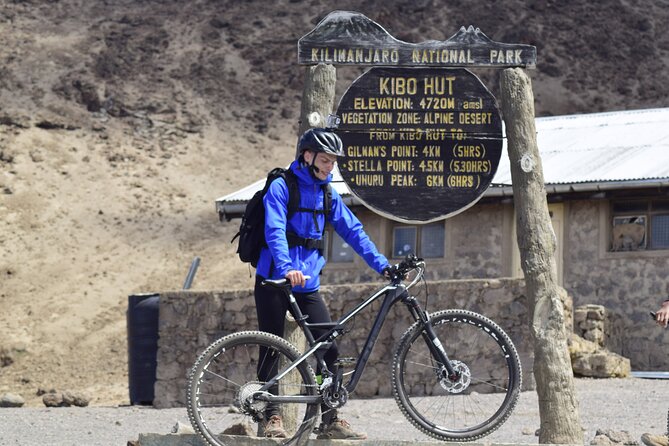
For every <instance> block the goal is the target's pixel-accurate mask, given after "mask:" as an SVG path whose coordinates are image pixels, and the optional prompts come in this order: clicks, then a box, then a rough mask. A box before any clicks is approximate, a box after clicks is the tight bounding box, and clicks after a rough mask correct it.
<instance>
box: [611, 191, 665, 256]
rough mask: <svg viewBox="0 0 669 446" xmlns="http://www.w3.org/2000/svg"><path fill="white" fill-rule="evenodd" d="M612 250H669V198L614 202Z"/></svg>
mask: <svg viewBox="0 0 669 446" xmlns="http://www.w3.org/2000/svg"><path fill="white" fill-rule="evenodd" d="M611 209H612V217H613V221H612V229H611V251H638V250H652V249H669V200H625V201H616V202H613V203H612V207H611Z"/></svg>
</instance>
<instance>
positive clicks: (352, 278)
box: [322, 204, 515, 283]
mask: <svg viewBox="0 0 669 446" xmlns="http://www.w3.org/2000/svg"><path fill="white" fill-rule="evenodd" d="M355 213H356V215H357V216H358V218H359V219H360V220H361V221H362V222H363V224H364V226H365V231H366V232H367V233H368V235H369V237H370V238H371V239H372V240H374V243H376V245H377V246H378V247H379V248H380V250H381V251H383V253H384V254H385V255H386V256H389V255H390V252H389V250H390V246H391V245H392V230H393V225H394V224H395V223H394V222H392V221H390V220H388V219H385V218H383V217H381V216H379V215H377V214H375V213H373V212H371V211H368V210H366V209H364V208H359V207H358V208H355ZM512 217H513V210H512V208H511V206H510V205H502V204H477V205H476V206H474V207H472V208H470V209H468V210H467V211H466V212H463V213H462V214H458V215H456V216H454V217H451V218H449V219H447V220H446V221H445V239H446V240H445V247H444V252H445V255H444V257H443V258H430V259H427V261H428V269H427V271H426V272H425V277H426V278H427V279H428V280H449V279H470V278H471V279H485V278H489V277H510V276H511V273H512V271H511V258H510V257H511V252H510V247H511V244H512V243H515V242H514V241H513V239H512V238H511V236H510V232H509V236H508V237H505V234H506V232H507V231H510V227H511V226H510V224H511V223H512V222H511V219H512ZM384 247H385V250H384ZM389 260H390V261H391V263H397V262H399V261H400V260H401V259H392V258H390V259H389ZM376 277H377V275H376V273H375V272H374V271H372V270H371V269H370V268H369V267H368V266H367V265H366V264H365V262H364V260H362V259H361V258H360V257H359V256H355V259H354V260H353V262H352V263H334V262H331V261H330V262H328V264H327V266H326V267H325V269H324V270H323V272H322V282H323V283H365V282H370V281H374V280H375V279H376Z"/></svg>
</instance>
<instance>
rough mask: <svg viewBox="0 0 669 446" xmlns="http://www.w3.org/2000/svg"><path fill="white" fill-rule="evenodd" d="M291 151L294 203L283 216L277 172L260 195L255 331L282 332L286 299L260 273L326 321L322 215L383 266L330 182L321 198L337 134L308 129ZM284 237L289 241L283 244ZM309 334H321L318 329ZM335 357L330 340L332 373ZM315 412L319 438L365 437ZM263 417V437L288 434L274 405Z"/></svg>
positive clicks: (283, 188)
mask: <svg viewBox="0 0 669 446" xmlns="http://www.w3.org/2000/svg"><path fill="white" fill-rule="evenodd" d="M298 153H299V154H298V157H297V159H296V160H295V161H293V163H292V164H291V165H290V170H291V171H292V172H293V173H294V174H295V176H296V177H297V180H298V187H299V191H300V203H299V205H300V209H298V211H297V212H294V214H293V215H292V216H290V217H289V216H288V196H289V195H288V194H289V191H288V186H287V185H286V182H285V181H284V180H283V178H278V179H276V180H275V181H273V182H272V184H271V185H270V187H269V189H268V190H267V193H266V194H265V196H264V198H263V203H264V206H265V239H266V241H267V247H266V248H263V250H262V251H261V253H260V258H259V260H258V266H257V270H256V284H255V302H256V312H257V314H258V326H259V329H260V330H261V331H265V332H269V333H273V334H275V335H278V336H282V337H283V331H284V321H285V314H286V310H288V308H289V306H288V300H287V299H286V297H285V295H284V294H283V293H282V292H281V291H279V290H276V289H272V288H270V287H264V286H262V285H261V282H262V281H263V280H264V279H266V278H268V279H280V278H286V279H288V280H289V281H290V284H291V286H292V290H293V294H294V296H295V298H296V299H297V303H298V305H299V307H300V309H301V311H302V313H303V314H305V315H308V317H309V319H308V321H309V322H312V323H316V322H330V321H331V318H330V312H329V311H328V308H327V306H326V304H325V302H324V301H323V298H322V297H321V295H320V293H319V287H320V279H319V274H320V272H321V270H322V269H323V267H324V266H325V262H326V260H325V258H324V257H323V251H322V249H323V246H322V245H321V243H322V241H321V240H322V235H323V228H324V225H325V223H326V220H327V222H329V223H330V224H331V225H332V227H333V228H334V229H335V231H337V234H339V235H340V236H341V237H342V238H343V239H344V241H345V242H346V243H348V244H349V245H350V246H351V247H352V248H353V249H354V250H355V252H356V253H357V254H358V255H360V256H361V257H362V258H363V259H364V260H365V261H366V262H367V264H368V265H369V266H370V267H371V268H372V269H373V270H375V271H376V272H378V273H380V274H382V273H384V270H385V269H386V268H388V267H389V264H388V260H387V259H386V258H385V257H384V256H383V255H382V254H380V253H379V252H378V250H377V249H376V246H375V245H374V243H373V242H372V241H371V240H370V238H369V237H368V236H367V234H366V233H365V231H364V230H363V227H362V223H360V221H359V220H358V219H357V218H356V216H355V215H353V213H352V212H351V210H350V209H349V208H348V207H347V206H346V205H345V204H344V203H343V201H342V199H341V197H340V196H339V194H338V193H337V191H336V190H334V188H330V190H331V199H330V200H325V197H324V195H325V193H326V192H324V189H323V188H322V187H321V185H323V184H327V183H329V182H330V181H331V180H332V175H331V172H332V169H333V168H334V166H335V163H336V161H337V157H339V156H342V155H343V154H344V151H343V148H342V142H341V139H339V136H337V135H336V134H335V133H334V132H333V131H331V130H329V129H322V128H314V129H310V130H307V131H306V132H305V133H304V134H303V135H302V136H301V137H300V140H299V142H298ZM328 201H329V202H330V209H329V211H328V212H325V211H324V210H323V205H324V203H326V202H328ZM289 240H291V241H292V243H290V244H289ZM296 240H297V241H298V242H296ZM296 243H297V244H296ZM295 244H296V246H293V245H295ZM307 277H308V278H307ZM314 335H315V336H316V337H318V336H320V334H319V333H318V331H317V330H314ZM337 355H338V350H337V346H336V344H335V343H333V344H332V347H330V348H329V349H328V351H327V352H325V353H324V355H323V358H324V360H325V363H326V364H327V366H328V368H329V369H330V370H331V371H334V370H335V365H334V363H335V361H336V359H337ZM319 372H320V371H319V370H317V373H319ZM271 373H272V370H264V369H263V368H262V367H259V370H258V379H259V380H261V381H266V380H267V379H268V378H269V377H270V375H271ZM322 411H323V418H322V423H321V426H320V428H319V434H318V438H319V439H360V440H363V439H365V438H367V435H366V434H364V433H359V432H355V431H353V430H352V429H351V427H350V425H349V424H348V423H347V422H346V421H344V420H342V419H340V418H338V415H337V412H336V410H332V409H330V408H328V407H327V406H323V407H322ZM265 420H266V424H265V426H264V428H265V436H267V437H278V438H286V437H287V436H288V434H287V432H286V431H285V429H284V427H283V421H282V419H281V416H280V415H279V413H278V408H277V407H274V406H273V405H269V406H268V407H267V409H266V410H265Z"/></svg>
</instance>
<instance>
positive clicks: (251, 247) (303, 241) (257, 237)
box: [230, 167, 332, 268]
mask: <svg viewBox="0 0 669 446" xmlns="http://www.w3.org/2000/svg"><path fill="white" fill-rule="evenodd" d="M277 178H283V180H284V181H285V182H286V185H287V186H288V218H290V217H291V216H292V215H293V214H294V213H295V212H311V213H313V214H314V221H316V214H319V213H323V214H325V218H326V219H327V216H328V214H329V213H330V207H331V203H332V191H331V189H330V184H324V185H321V189H322V190H323V210H314V209H306V208H301V207H300V206H299V204H300V189H299V187H298V185H297V177H296V176H295V174H294V173H293V172H292V171H291V170H290V169H283V168H280V167H277V168H275V169H272V170H271V171H270V172H269V173H268V174H267V180H266V181H265V186H264V187H263V188H262V190H259V191H258V192H256V193H255V194H254V195H253V197H252V198H251V200H249V202H248V204H247V205H246V209H245V210H244V215H243V216H242V222H241V224H240V225H239V232H237V234H235V236H234V237H233V238H232V240H231V241H230V243H234V241H235V239H237V238H238V237H239V244H238V245H237V254H239V258H240V260H241V261H242V262H249V263H251V265H252V266H253V267H254V268H255V267H256V266H257V265H258V259H259V258H260V250H261V249H262V248H263V247H266V246H267V242H266V241H265V206H264V205H263V197H264V196H265V194H266V193H267V189H269V186H270V184H272V181H274V180H276V179H277ZM324 230H325V228H323V230H322V231H324ZM321 234H322V232H321ZM286 238H287V239H288V246H298V245H302V246H306V247H308V248H312V249H319V250H321V251H322V250H323V249H324V247H325V243H324V240H323V236H322V235H321V238H320V239H309V238H303V237H299V236H297V235H296V234H292V233H290V232H288V233H286Z"/></svg>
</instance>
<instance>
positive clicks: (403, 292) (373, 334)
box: [257, 279, 459, 403]
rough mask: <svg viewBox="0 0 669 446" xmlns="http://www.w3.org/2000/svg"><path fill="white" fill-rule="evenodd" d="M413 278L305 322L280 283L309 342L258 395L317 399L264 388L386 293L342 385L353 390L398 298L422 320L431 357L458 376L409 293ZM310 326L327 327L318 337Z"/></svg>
mask: <svg viewBox="0 0 669 446" xmlns="http://www.w3.org/2000/svg"><path fill="white" fill-rule="evenodd" d="M416 281H417V279H416V280H414V282H412V283H411V284H410V285H409V286H408V287H407V286H405V285H404V284H403V283H401V281H397V282H393V283H391V284H389V285H386V286H385V287H383V288H381V289H380V290H378V291H377V292H376V293H374V294H372V295H371V296H370V297H368V298H367V299H366V300H364V301H363V302H361V303H360V304H358V305H357V306H356V307H355V308H353V309H352V310H350V311H349V312H348V313H346V314H345V315H344V316H342V317H341V318H340V319H339V320H337V321H333V322H326V323H313V324H310V323H308V322H306V319H307V318H306V317H304V316H303V315H302V312H301V311H300V308H299V306H298V305H297V301H296V300H295V297H294V296H293V294H292V292H291V291H290V285H289V284H288V285H282V286H281V287H282V289H283V290H284V292H286V294H287V295H288V299H289V301H290V307H291V310H292V313H293V316H294V317H295V320H296V322H297V324H298V325H299V327H300V328H301V329H302V331H303V332H304V335H305V337H306V338H307V342H308V343H309V348H308V349H307V351H305V352H304V353H303V354H302V355H301V356H300V357H299V358H297V359H296V360H295V361H294V362H292V363H291V364H289V365H288V366H287V367H286V368H285V369H284V370H282V371H280V372H279V373H278V374H277V375H276V376H275V377H273V378H272V379H270V380H269V381H268V382H267V383H265V385H264V386H262V388H261V389H259V391H258V393H259V395H258V396H257V398H258V399H259V400H263V401H268V402H282V403H287V402H293V403H316V402H318V401H319V399H320V395H315V396H301V395H295V396H280V395H271V394H270V393H268V392H267V391H268V389H270V388H271V387H272V386H273V385H275V384H277V382H278V381H279V380H280V379H282V378H283V377H284V376H286V375H287V374H288V373H290V371H291V370H293V369H295V368H296V367H297V366H298V365H299V364H301V363H302V362H304V361H305V360H306V359H307V358H308V357H310V356H311V355H313V354H314V353H315V352H316V351H317V350H318V349H320V348H323V347H326V346H327V345H328V344H330V343H331V342H332V341H334V340H335V339H336V338H337V337H339V336H340V335H341V334H343V333H344V329H345V325H346V324H347V323H348V322H349V321H350V320H351V319H353V318H354V317H355V316H356V315H358V314H359V313H360V312H361V311H363V310H364V309H365V308H367V307H368V306H370V305H371V304H372V303H373V302H375V301H377V300H378V299H379V298H380V297H381V296H385V297H384V299H383V302H382V303H381V308H380V309H379V312H378V313H377V315H376V319H375V320H374V324H373V325H372V328H371V330H370V332H369V335H368V336H367V340H366V341H365V344H364V345H363V348H362V352H361V354H360V356H359V357H358V360H357V361H356V364H355V369H354V371H353V374H352V376H351V379H350V380H349V382H348V383H347V384H346V385H345V386H344V388H345V389H346V390H347V391H348V392H353V391H354V390H355V388H356V386H357V384H358V382H359V381H360V377H361V376H362V373H363V371H364V369H365V366H366V364H367V361H368V360H369V357H370V355H371V353H372V350H373V349H374V345H375V344H376V341H377V339H378V337H379V334H380V333H381V328H382V327H383V323H384V322H385V319H386V316H387V315H388V312H389V311H390V309H391V308H392V307H393V305H395V304H396V303H397V302H399V301H402V302H403V303H405V304H406V305H407V307H408V309H409V312H410V313H411V315H412V317H413V318H414V320H415V321H421V324H422V325H423V328H424V329H425V331H426V332H427V333H426V335H424V339H425V341H426V343H427V345H428V348H429V349H430V351H431V353H432V355H433V356H434V358H435V359H436V360H437V361H438V362H439V363H440V364H442V365H443V367H444V368H445V373H446V374H447V375H446V376H447V377H448V378H450V379H458V378H459V375H458V374H457V372H456V371H455V370H454V369H453V366H452V364H451V362H450V360H449V359H448V355H447V354H446V351H445V350H444V348H443V345H442V344H441V342H440V341H439V339H438V338H437V336H436V334H435V333H434V331H433V330H432V327H431V326H430V324H429V315H428V314H427V313H426V312H425V311H423V309H422V308H421V307H420V306H419V305H418V302H417V300H416V298H415V297H413V296H411V295H409V292H408V288H410V287H411V286H412V285H413V284H414V283H415V282H416ZM312 328H329V329H330V330H329V331H327V332H326V333H325V334H323V335H322V336H320V337H319V338H318V339H314V336H313V334H312V332H311V329H312ZM318 360H319V361H320V362H322V363H321V366H322V367H325V370H326V371H327V372H328V373H330V374H331V373H332V372H330V371H329V370H328V369H327V367H326V366H325V362H324V361H323V359H322V358H318Z"/></svg>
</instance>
